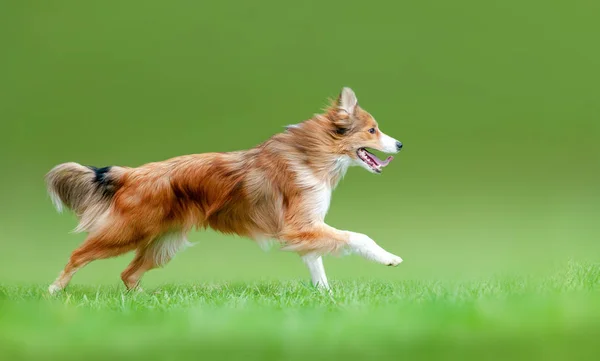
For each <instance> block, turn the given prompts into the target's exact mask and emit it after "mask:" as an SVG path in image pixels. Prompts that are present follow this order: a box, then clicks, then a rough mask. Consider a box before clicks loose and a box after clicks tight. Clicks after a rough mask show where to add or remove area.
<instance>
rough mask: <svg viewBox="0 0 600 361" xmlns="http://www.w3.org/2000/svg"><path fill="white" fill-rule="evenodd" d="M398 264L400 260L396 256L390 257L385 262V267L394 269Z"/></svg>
mask: <svg viewBox="0 0 600 361" xmlns="http://www.w3.org/2000/svg"><path fill="white" fill-rule="evenodd" d="M400 263H402V258H400V257H398V256H394V255H391V257H390V259H389V260H388V261H387V262H386V265H387V266H392V267H396V266H397V265H399V264H400Z"/></svg>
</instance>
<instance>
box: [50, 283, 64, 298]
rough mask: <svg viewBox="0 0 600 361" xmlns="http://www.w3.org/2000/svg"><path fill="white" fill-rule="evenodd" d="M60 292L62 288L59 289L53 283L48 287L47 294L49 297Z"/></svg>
mask: <svg viewBox="0 0 600 361" xmlns="http://www.w3.org/2000/svg"><path fill="white" fill-rule="evenodd" d="M61 290H62V288H60V287H59V286H57V285H55V284H54V283H53V284H51V285H50V287H48V292H49V293H50V294H51V295H54V294H56V293H57V292H60V291H61Z"/></svg>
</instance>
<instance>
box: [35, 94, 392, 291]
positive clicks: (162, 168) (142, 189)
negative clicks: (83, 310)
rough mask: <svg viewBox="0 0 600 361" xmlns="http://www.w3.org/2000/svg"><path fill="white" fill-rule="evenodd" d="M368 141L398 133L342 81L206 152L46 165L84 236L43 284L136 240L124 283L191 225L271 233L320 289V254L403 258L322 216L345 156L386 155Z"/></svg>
mask: <svg viewBox="0 0 600 361" xmlns="http://www.w3.org/2000/svg"><path fill="white" fill-rule="evenodd" d="M367 148H371V149H376V150H378V151H381V152H384V153H397V152H398V151H399V150H400V149H401V148H402V143H400V142H399V141H397V140H396V139H394V138H391V137H389V136H387V135H385V134H384V133H383V132H381V130H380V129H379V127H378V125H377V122H376V121H375V119H374V118H373V117H372V116H371V115H370V114H369V113H368V112H366V111H365V110H363V109H362V108H360V107H359V106H358V101H357V99H356V95H355V94H354V92H353V91H352V90H351V89H350V88H343V89H342V92H341V94H340V95H339V97H338V98H337V100H335V101H333V102H332V103H331V105H330V106H329V107H328V108H327V109H326V110H325V112H324V113H323V114H318V115H315V116H314V117H313V118H311V119H309V120H306V121H304V122H302V123H299V124H296V125H291V126H288V127H287V128H286V130H285V131H284V132H283V133H280V134H276V135H274V136H273V137H271V138H270V139H268V140H267V141H265V142H264V143H262V144H260V145H258V146H257V147H255V148H252V149H250V150H245V151H236V152H228V153H205V154H194V155H185V156H181V157H176V158H173V159H169V160H166V161H163V162H156V163H149V164H145V165H142V166H140V167H138V168H129V167H117V166H113V167H105V168H96V167H87V166H83V165H80V164H77V163H64V164H60V165H58V166H56V167H55V168H53V169H52V170H51V171H50V172H49V173H48V174H47V175H46V183H47V186H48V192H49V194H50V196H51V198H52V201H53V203H54V205H55V206H56V208H57V210H58V211H59V212H61V211H62V210H63V207H64V206H66V207H68V208H70V209H71V210H73V211H74V212H75V213H76V215H77V217H78V218H79V225H78V226H77V228H76V229H75V231H76V232H87V233H88V236H87V238H86V240H85V242H84V243H83V244H82V245H81V246H80V247H79V248H77V249H76V250H75V251H73V253H72V254H71V258H70V259H69V262H68V263H67V265H66V266H65V268H64V270H63V271H62V272H61V273H60V275H59V277H58V278H57V279H56V281H54V283H53V284H52V285H51V286H50V288H49V291H50V293H56V292H58V291H60V290H62V289H64V288H65V287H66V286H67V285H68V284H69V281H70V280H71V278H72V277H73V275H74V274H75V273H76V272H77V271H78V270H80V269H81V268H82V267H84V266H85V265H87V264H88V263H90V262H92V261H94V260H98V259H103V258H109V257H114V256H118V255H121V254H124V253H126V252H129V251H133V250H135V257H134V259H133V261H132V262H131V263H130V264H129V266H128V267H127V268H126V269H125V270H124V271H123V272H122V273H121V279H122V280H123V282H124V283H125V286H126V287H127V289H133V288H136V287H138V284H139V282H140V279H141V277H142V275H143V274H144V273H145V272H147V271H149V270H151V269H153V268H157V267H161V266H164V265H165V264H166V263H167V262H169V260H171V259H172V258H173V256H175V254H176V253H177V252H178V251H179V250H181V249H182V248H184V247H186V246H187V245H189V243H188V241H187V239H186V234H187V233H188V232H189V231H190V230H191V229H192V228H193V227H197V228H206V227H211V228H212V229H214V230H217V231H220V232H223V233H227V234H237V235H240V236H243V237H248V238H251V239H253V240H255V241H257V242H258V243H259V244H264V243H265V242H272V241H275V242H277V243H279V244H280V245H281V247H282V249H284V250H288V251H293V252H297V253H298V254H299V255H300V256H301V257H302V260H303V261H304V263H305V264H306V265H307V267H308V269H309V271H310V274H311V277H312V283H313V285H314V286H316V287H318V288H324V289H329V284H328V282H327V277H326V275H325V270H324V268H323V261H322V256H323V255H325V254H330V253H340V252H350V253H357V254H360V255H361V256H363V257H365V258H367V259H369V260H373V261H375V262H378V263H381V264H384V265H388V266H397V265H398V264H399V263H400V262H402V259H401V258H400V257H398V256H396V255H393V254H391V253H389V252H387V251H386V250H384V249H383V248H381V247H380V246H378V245H377V244H376V243H375V242H374V241H373V240H372V239H371V238H369V237H368V236H366V235H364V234H361V233H355V232H350V231H345V230H338V229H335V228H333V227H331V226H329V225H327V224H326V223H325V214H326V213H327V210H328V208H329V202H330V200H331V192H332V190H333V189H334V188H335V187H336V185H337V184H338V182H339V181H340V179H341V178H342V177H343V176H344V174H345V173H346V170H347V169H348V167H349V166H352V165H358V166H361V167H363V168H364V169H366V170H368V171H369V172H371V173H376V174H378V173H381V171H382V168H383V167H385V166H387V165H388V163H389V162H390V161H391V159H392V157H388V158H387V159H386V160H380V159H379V158H377V157H376V156H375V155H374V154H372V153H370V152H369V151H368V150H367Z"/></svg>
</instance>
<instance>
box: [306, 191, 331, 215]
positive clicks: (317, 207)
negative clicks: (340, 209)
mask: <svg viewBox="0 0 600 361" xmlns="http://www.w3.org/2000/svg"><path fill="white" fill-rule="evenodd" d="M306 199H307V203H308V204H307V206H308V209H309V210H310V211H311V213H312V214H313V216H314V217H315V218H316V219H317V220H319V221H323V220H324V219H325V215H326V214H327V211H328V210H329V204H330V203H331V188H330V187H329V186H327V185H326V184H324V183H322V184H318V185H315V186H314V187H313V188H312V189H311V190H310V191H308V192H307V197H306Z"/></svg>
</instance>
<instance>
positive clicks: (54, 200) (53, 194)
mask: <svg viewBox="0 0 600 361" xmlns="http://www.w3.org/2000/svg"><path fill="white" fill-rule="evenodd" d="M48 194H50V199H51V200H52V203H53V204H54V208H56V211H57V212H58V213H62V212H63V209H64V205H63V202H62V200H61V199H60V197H59V196H58V194H56V192H55V191H54V190H52V189H49V190H48Z"/></svg>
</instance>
